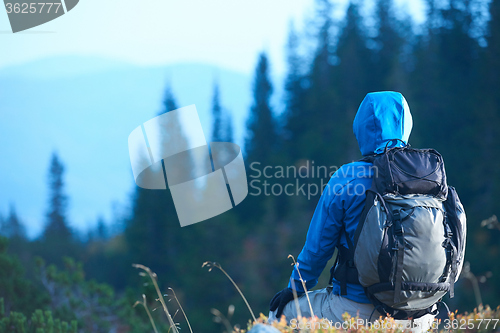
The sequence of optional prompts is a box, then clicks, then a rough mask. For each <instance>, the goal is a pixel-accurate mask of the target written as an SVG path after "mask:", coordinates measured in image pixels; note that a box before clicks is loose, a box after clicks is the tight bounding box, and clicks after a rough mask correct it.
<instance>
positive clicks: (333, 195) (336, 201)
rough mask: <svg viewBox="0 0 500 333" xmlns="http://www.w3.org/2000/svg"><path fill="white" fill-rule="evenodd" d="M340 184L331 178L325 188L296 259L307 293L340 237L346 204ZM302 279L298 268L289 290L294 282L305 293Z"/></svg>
mask: <svg viewBox="0 0 500 333" xmlns="http://www.w3.org/2000/svg"><path fill="white" fill-rule="evenodd" d="M339 185H340V184H339V183H337V182H334V179H333V178H332V179H331V180H330V182H329V183H328V185H327V186H326V187H325V190H324V191H323V194H322V196H321V198H320V200H319V202H318V205H317V206H316V210H315V211H314V215H313V217H312V220H311V224H310V226H309V231H308V232H307V238H306V243H305V245H304V248H303V249H302V251H301V252H300V254H299V256H298V258H297V263H298V270H299V271H300V276H302V279H303V280H304V281H305V282H306V287H307V289H308V290H310V289H311V288H313V287H314V286H315V285H316V284H317V283H318V277H319V276H320V275H321V272H323V269H324V268H325V266H326V264H327V262H328V260H330V259H331V257H332V256H333V253H334V251H335V247H336V246H337V243H338V239H339V237H340V230H341V228H342V221H343V215H344V204H345V200H344V198H342V197H343V195H342V191H343V189H344V188H345V185H344V186H339ZM334 189H337V192H333V190H334ZM300 276H299V272H298V271H297V267H295V268H294V270H293V272H292V276H291V277H290V282H289V284H288V288H292V280H294V282H295V288H296V290H297V291H299V292H301V291H302V292H303V291H304V290H303V287H302V283H301V282H300Z"/></svg>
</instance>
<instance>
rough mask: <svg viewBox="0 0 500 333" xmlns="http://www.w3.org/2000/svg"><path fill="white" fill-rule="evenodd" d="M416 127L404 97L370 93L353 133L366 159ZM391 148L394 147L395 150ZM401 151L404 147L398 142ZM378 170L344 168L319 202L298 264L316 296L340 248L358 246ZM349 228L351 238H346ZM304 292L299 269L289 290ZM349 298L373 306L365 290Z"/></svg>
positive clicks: (354, 287) (352, 291) (336, 288)
mask: <svg viewBox="0 0 500 333" xmlns="http://www.w3.org/2000/svg"><path fill="white" fill-rule="evenodd" d="M412 126H413V122H412V117H411V114H410V108H409V107H408V104H407V103H406V100H405V98H404V97H403V95H401V94H400V93H397V92H391V91H383V92H374V93H369V94H367V95H366V97H365V98H364V99H363V102H361V105H360V106H359V109H358V112H357V114H356V117H355V118H354V123H353V130H354V135H355V136H356V139H357V140H358V145H359V149H360V150H361V154H362V155H363V156H366V155H371V154H374V153H376V154H378V153H382V152H383V151H384V148H385V146H386V145H389V147H393V146H394V144H395V141H394V139H400V140H402V141H403V142H404V143H405V144H406V143H407V142H408V138H409V136H410V132H411V129H412ZM391 144H392V145H391ZM398 144H399V145H403V143H401V142H399V143H398ZM373 174H374V167H373V165H372V164H371V163H367V162H353V163H349V164H345V165H343V166H342V167H341V168H339V169H338V170H337V172H335V174H333V176H332V178H331V179H330V181H329V182H328V185H327V186H326V187H325V189H324V191H323V193H322V195H321V198H320V199H319V202H318V205H317V206H316V210H315V211H314V215H313V217H312V220H311V224H310V226H309V231H308V232H307V238H306V243H305V245H304V248H303V249H302V251H301V252H300V254H299V256H298V258H297V262H298V264H299V266H298V269H299V270H300V274H301V276H302V279H303V280H305V281H306V287H307V289H308V290H311V288H313V287H314V286H315V285H316V284H317V283H318V277H319V276H320V274H321V272H322V271H323V270H324V268H325V266H326V264H327V262H328V260H330V259H331V257H332V256H333V253H334V250H335V248H336V246H337V244H338V242H339V238H340V244H341V245H343V246H345V247H347V241H346V234H347V235H348V237H350V239H351V240H352V241H354V232H355V230H356V227H357V225H358V222H359V218H360V216H361V212H362V210H363V207H364V204H365V198H366V196H365V191H366V190H367V189H369V188H370V187H371V183H372V177H373ZM342 226H345V231H346V232H341V230H342ZM292 280H294V284H295V288H296V289H297V290H299V291H303V289H302V285H301V282H300V277H299V274H298V272H297V269H294V270H293V272H292V276H291V278H290V282H289V284H288V287H289V288H292ZM333 293H334V294H336V295H340V283H339V282H338V281H337V280H335V279H333ZM344 297H346V298H348V299H350V300H353V301H355V302H358V303H370V301H369V300H368V298H367V297H366V295H365V292H364V290H363V287H362V286H361V285H358V284H350V283H348V284H347V295H344Z"/></svg>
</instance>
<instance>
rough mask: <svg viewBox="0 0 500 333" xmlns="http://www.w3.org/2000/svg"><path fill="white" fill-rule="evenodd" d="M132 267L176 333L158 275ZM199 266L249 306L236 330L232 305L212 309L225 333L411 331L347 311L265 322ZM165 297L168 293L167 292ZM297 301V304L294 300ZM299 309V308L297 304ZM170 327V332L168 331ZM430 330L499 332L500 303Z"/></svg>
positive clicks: (212, 264) (454, 317)
mask: <svg viewBox="0 0 500 333" xmlns="http://www.w3.org/2000/svg"><path fill="white" fill-rule="evenodd" d="M289 258H292V261H293V264H292V265H293V266H294V267H295V268H296V269H297V272H298V274H299V277H300V282H301V283H302V287H303V289H304V290H305V291H307V289H306V286H305V281H304V280H303V279H302V276H301V275H300V271H299V268H298V264H297V262H296V261H295V258H294V257H293V256H291V255H290V256H289ZM133 266H134V267H136V268H138V269H141V270H143V271H144V272H146V273H147V275H149V277H150V278H151V280H152V282H153V285H154V287H155V290H156V292H157V294H158V299H157V301H159V302H160V303H161V305H162V307H163V310H164V312H165V314H166V316H167V319H168V322H169V324H170V330H172V332H175V333H179V328H178V326H177V324H175V323H174V321H173V319H172V316H171V315H170V312H169V311H168V309H167V306H166V303H165V300H164V299H163V295H162V293H161V291H160V288H159V287H158V283H157V276H156V274H155V273H154V272H152V271H151V269H149V268H148V267H146V266H143V265H138V264H135V265H133ZM202 267H208V270H209V271H212V269H213V268H217V269H219V270H220V271H221V272H222V273H224V275H226V277H227V278H228V279H229V280H230V281H231V283H232V284H233V285H234V287H235V288H236V290H237V291H238V293H239V294H240V296H241V297H242V299H243V301H244V302H245V304H246V306H247V307H248V310H249V312H250V314H251V316H252V320H250V321H249V322H248V325H247V327H246V329H239V328H236V327H232V325H231V323H230V321H229V319H228V318H230V316H231V315H232V313H233V312H234V307H232V308H231V306H230V307H229V309H228V317H226V316H224V315H223V314H222V313H221V312H220V311H219V310H217V309H212V310H211V312H212V314H213V315H214V316H215V321H216V322H219V323H221V324H222V325H224V327H225V329H226V331H227V332H228V333H231V332H233V333H245V332H248V331H249V330H251V329H252V327H254V326H256V325H269V326H272V327H274V328H275V329H277V330H278V331H279V332H284V333H292V332H293V333H320V332H321V333H337V332H338V333H340V332H349V333H376V332H377V333H379V332H380V333H403V332H410V331H409V330H408V329H405V328H404V327H400V326H399V325H398V322H396V321H395V320H394V319H393V318H390V317H386V318H382V317H381V318H379V320H377V321H375V322H373V323H366V322H365V321H363V320H361V319H360V318H358V317H351V316H349V315H348V314H347V313H346V314H344V316H343V320H344V321H343V323H337V324H334V323H330V322H328V320H326V319H323V318H318V317H316V316H314V315H313V317H312V318H305V317H302V316H301V315H300V312H299V313H298V317H297V318H295V319H292V320H290V322H287V321H286V319H285V317H284V316H282V317H281V319H280V320H279V321H274V322H272V323H268V318H267V317H266V316H265V315H264V314H262V313H261V314H260V316H259V318H256V317H255V315H254V312H253V310H252V308H251V307H250V304H249V303H248V301H247V299H246V297H245V296H244V295H243V292H242V291H241V289H240V288H239V287H238V285H237V284H236V283H235V282H234V280H233V279H232V278H231V276H229V274H228V273H227V272H226V271H225V270H224V269H223V268H222V266H221V265H220V264H218V263H216V262H211V261H207V262H205V263H203V265H202ZM144 272H141V275H146V274H145V273H144ZM169 289H170V291H171V292H172V295H173V296H174V298H175V300H176V301H177V304H178V305H179V308H180V310H181V312H182V314H183V315H184V318H185V319H186V322H187V324H188V327H189V330H190V332H191V333H193V330H192V328H191V325H190V323H189V320H188V318H187V316H186V313H185V312H184V309H183V308H182V306H181V304H180V302H179V300H178V299H177V297H176V295H175V291H174V290H173V289H172V288H169ZM166 296H167V295H166ZM306 297H307V301H308V303H309V307H310V310H311V313H313V312H312V306H311V302H310V300H309V297H308V296H307V293H306ZM294 298H295V302H297V293H296V292H295V291H294ZM138 304H142V305H143V306H144V308H145V309H146V312H147V314H148V316H149V319H150V321H151V325H152V327H153V329H154V331H155V332H156V333H157V332H158V331H157V328H156V325H155V323H154V320H153V318H152V317H151V314H150V312H149V310H148V308H147V304H146V297H145V296H144V295H143V302H142V303H141V302H136V304H135V305H134V306H136V305H138ZM296 304H297V303H296ZM297 308H298V307H297ZM170 330H169V331H170ZM429 332H435V333H438V332H440V333H441V332H442V333H445V332H446V333H447V332H463V333H466V332H467V333H476V332H477V333H489V332H500V306H498V307H497V308H496V309H491V308H490V307H489V306H484V307H483V306H479V307H478V308H476V309H474V311H473V312H471V313H467V312H466V313H464V314H458V313H457V312H454V313H450V315H449V319H446V320H445V321H443V322H437V321H436V322H435V323H434V325H433V326H432V328H431V329H430V330H429Z"/></svg>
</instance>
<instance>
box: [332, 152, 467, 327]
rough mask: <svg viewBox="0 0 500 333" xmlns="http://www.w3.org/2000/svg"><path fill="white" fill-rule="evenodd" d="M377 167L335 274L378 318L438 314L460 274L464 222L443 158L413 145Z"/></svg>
mask: <svg viewBox="0 0 500 333" xmlns="http://www.w3.org/2000/svg"><path fill="white" fill-rule="evenodd" d="M361 161H366V162H371V163H373V168H374V171H375V174H374V178H373V181H372V186H371V188H370V189H369V190H367V191H366V202H365V207H364V209H363V212H362V214H361V218H360V221H359V223H358V227H357V229H356V232H355V235H354V243H352V241H351V240H350V237H349V236H348V235H347V234H346V239H347V244H348V248H345V247H343V246H340V245H339V246H338V249H339V256H338V262H337V265H335V268H332V275H333V276H334V277H335V278H336V279H337V280H338V281H339V282H340V285H341V294H343V295H345V294H346V290H347V288H346V283H357V284H361V285H362V286H363V287H364V288H365V293H366V295H367V297H368V298H369V299H370V301H371V302H372V303H373V304H374V306H375V308H376V309H378V310H379V312H380V313H385V314H389V315H391V316H392V317H393V318H395V319H408V318H414V319H416V318H419V317H421V316H423V315H425V314H427V313H432V314H437V303H438V302H440V301H441V299H442V297H443V296H444V295H445V294H446V293H447V292H449V293H450V297H453V294H454V283H455V282H456V280H457V279H458V276H459V274H460V272H461V269H462V265H463V260H464V252H465V233H466V219H465V212H464V209H463V206H462V204H461V203H460V199H459V198H458V195H457V193H456V191H455V189H454V188H453V187H451V186H450V187H448V185H447V183H446V173H445V169H444V163H443V159H442V157H441V155H440V154H439V153H438V152H437V151H435V150H434V149H413V148H410V147H409V146H405V147H395V148H391V149H387V147H386V148H385V150H384V153H383V154H379V155H373V156H369V157H367V158H364V159H363V160H361Z"/></svg>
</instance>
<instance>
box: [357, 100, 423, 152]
mask: <svg viewBox="0 0 500 333" xmlns="http://www.w3.org/2000/svg"><path fill="white" fill-rule="evenodd" d="M412 127H413V120H412V117H411V113H410V108H409V106H408V103H406V100H405V98H404V97H403V95H401V94H400V93H398V92H393V91H381V92H373V93H369V94H367V95H366V97H365V99H363V102H361V105H360V106H359V109H358V112H357V113H356V117H355V118H354V123H353V130H354V135H355V136H356V139H357V140H358V145H359V150H361V154H362V155H363V156H366V155H370V154H373V153H377V154H378V153H381V152H383V150H384V147H385V146H386V144H387V143H388V142H390V141H391V140H394V139H400V140H402V141H404V143H405V144H406V143H408V138H409V137H410V132H411V129H412ZM395 145H396V143H391V144H390V145H389V147H394V146H395ZM399 145H402V143H401V142H399Z"/></svg>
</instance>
